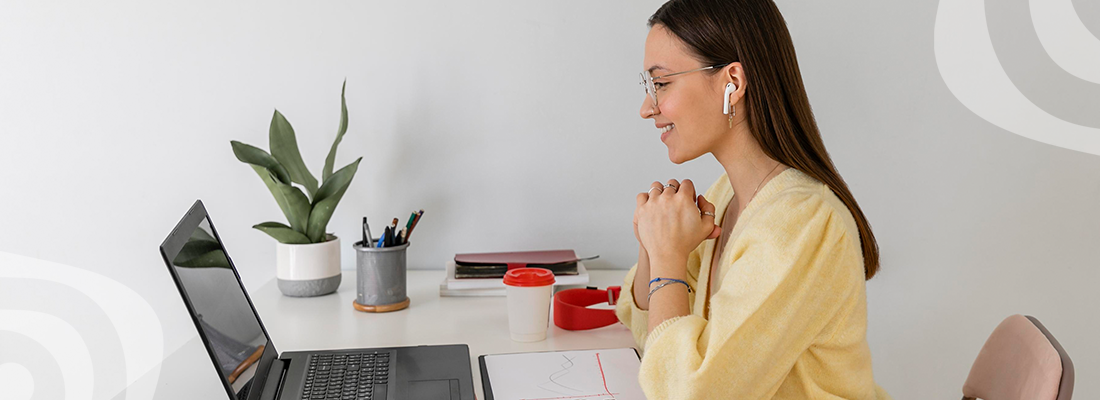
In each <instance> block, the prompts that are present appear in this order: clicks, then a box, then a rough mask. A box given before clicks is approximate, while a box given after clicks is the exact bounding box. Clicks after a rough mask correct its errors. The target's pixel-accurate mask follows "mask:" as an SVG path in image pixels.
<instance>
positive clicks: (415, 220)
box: [405, 210, 424, 240]
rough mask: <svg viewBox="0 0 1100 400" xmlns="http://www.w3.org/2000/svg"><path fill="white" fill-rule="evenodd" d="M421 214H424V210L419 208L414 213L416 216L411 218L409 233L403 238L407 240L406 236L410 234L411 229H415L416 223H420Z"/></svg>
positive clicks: (411, 232)
mask: <svg viewBox="0 0 1100 400" xmlns="http://www.w3.org/2000/svg"><path fill="white" fill-rule="evenodd" d="M423 216H424V210H420V211H419V212H417V213H416V218H413V222H412V226H410V227H409V233H408V235H407V236H406V237H405V240H408V237H409V236H412V234H413V229H416V225H417V224H419V223H420V217H423Z"/></svg>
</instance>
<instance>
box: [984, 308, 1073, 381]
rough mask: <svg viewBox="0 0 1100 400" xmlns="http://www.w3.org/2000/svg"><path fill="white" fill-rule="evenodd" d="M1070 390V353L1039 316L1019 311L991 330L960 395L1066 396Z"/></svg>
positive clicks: (1071, 372) (1071, 373) (1071, 378)
mask: <svg viewBox="0 0 1100 400" xmlns="http://www.w3.org/2000/svg"><path fill="white" fill-rule="evenodd" d="M1072 395H1073V362H1072V361H1070V359H1069V355H1068V354H1066V351H1065V350H1064V349H1062V345H1061V344H1059V343H1058V340H1056V339H1054V336H1051V334H1050V331H1048V330H1047V329H1046V327H1044V326H1043V324H1041V323H1039V320H1037V319H1035V318H1034V317H1031V316H1026V317H1025V316H1023V315H1019V314H1017V315H1013V316H1010V317H1008V318H1005V320H1004V321H1001V324H1000V325H998V326H997V329H994V330H993V333H992V334H990V335H989V339H988V340H986V342H985V345H984V346H982V350H981V352H979V353H978V358H977V359H976V360H974V366H973V367H971V368H970V375H969V376H967V378H966V383H965V384H963V399H964V400H965V399H974V398H979V399H983V400H1070V397H1071V396H1072Z"/></svg>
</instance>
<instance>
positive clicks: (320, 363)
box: [302, 351, 390, 400]
mask: <svg viewBox="0 0 1100 400" xmlns="http://www.w3.org/2000/svg"><path fill="white" fill-rule="evenodd" d="M389 377H390V353H388V352H377V351H369V352H361V353H325V354H311V355H310V356H309V372H308V373H307V374H306V383H305V386H304V387H303V388H302V400H322V399H324V400H329V399H338V400H353V399H354V400H367V399H377V400H385V399H386V390H387V387H388V383H389Z"/></svg>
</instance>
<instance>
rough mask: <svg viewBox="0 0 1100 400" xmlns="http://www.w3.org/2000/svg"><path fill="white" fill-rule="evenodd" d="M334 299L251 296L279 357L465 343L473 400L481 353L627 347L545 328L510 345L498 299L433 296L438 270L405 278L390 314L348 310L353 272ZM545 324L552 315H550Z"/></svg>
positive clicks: (617, 340) (616, 338) (624, 340)
mask: <svg viewBox="0 0 1100 400" xmlns="http://www.w3.org/2000/svg"><path fill="white" fill-rule="evenodd" d="M343 273H344V276H343V280H342V281H341V282H340V289H339V290H337V291H336V293H333V294H330V295H327V296H320V297H311V298H293V297H287V296H283V295H282V293H281V292H279V288H278V287H277V286H276V283H275V281H272V282H270V283H268V284H266V285H264V286H263V287H261V288H260V290H257V291H255V292H254V293H251V294H250V295H251V297H252V302H253V303H254V304H255V306H256V309H257V311H259V313H260V316H261V317H262V318H263V321H264V326H265V327H266V328H267V331H268V333H269V334H270V335H271V340H272V341H273V342H274V343H275V347H276V348H277V349H278V350H279V351H280V352H285V351H296V350H323V349H341V348H359V347H391V346H412V345H421V344H467V345H469V346H470V368H471V369H472V370H473V378H474V393H475V394H476V395H477V397H478V398H479V399H484V398H485V395H484V394H483V393H482V391H481V372H480V369H479V368H478V362H477V357H478V356H479V355H482V354H498V353H518V352H531V351H546V350H580V349H598V348H616V347H634V338H633V336H631V334H630V330H629V329H627V327H625V326H623V325H622V324H614V325H610V326H606V327H603V328H599V329H592V330H587V331H567V330H564V329H561V328H558V327H557V326H555V325H554V323H553V321H552V320H551V322H550V330H549V331H548V332H547V334H546V340H544V341H541V342H535V343H518V342H513V341H512V339H511V338H510V337H509V335H508V314H507V310H506V303H505V298H504V297H442V298H441V297H439V283H440V281H442V280H443V274H444V271H442V270H439V271H409V274H408V296H409V299H411V304H410V305H409V308H406V309H404V310H401V311H394V312H390V313H382V314H371V313H363V312H359V311H355V309H353V308H352V304H351V303H352V301H353V300H355V296H356V293H355V271H343ZM589 274H590V276H591V277H590V282H589V285H591V286H597V287H600V288H605V287H607V286H612V285H613V286H617V285H621V284H622V280H623V278H624V277H625V276H626V271H618V270H611V271H607V270H597V271H592V270H589ZM550 315H551V319H553V311H551V314H550Z"/></svg>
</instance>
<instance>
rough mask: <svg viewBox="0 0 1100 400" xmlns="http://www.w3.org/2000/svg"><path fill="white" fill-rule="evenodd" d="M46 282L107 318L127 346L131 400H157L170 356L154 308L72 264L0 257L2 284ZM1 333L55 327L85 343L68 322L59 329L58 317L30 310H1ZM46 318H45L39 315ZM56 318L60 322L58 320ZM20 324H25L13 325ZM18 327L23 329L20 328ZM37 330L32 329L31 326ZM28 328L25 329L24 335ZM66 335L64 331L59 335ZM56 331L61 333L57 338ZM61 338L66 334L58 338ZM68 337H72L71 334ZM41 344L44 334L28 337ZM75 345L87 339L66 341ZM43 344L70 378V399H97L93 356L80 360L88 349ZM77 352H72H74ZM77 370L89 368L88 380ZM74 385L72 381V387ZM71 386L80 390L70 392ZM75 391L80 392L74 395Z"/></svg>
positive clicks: (0, 254) (67, 379)
mask: <svg viewBox="0 0 1100 400" xmlns="http://www.w3.org/2000/svg"><path fill="white" fill-rule="evenodd" d="M7 278H12V279H41V280H45V281H50V282H55V283H58V284H62V285H66V286H69V287H72V288H73V289H75V290H77V291H79V292H81V293H83V294H84V295H85V296H88V298H90V299H91V300H92V301H94V302H95V303H96V305H97V306H99V307H100V308H101V309H102V310H103V312H104V313H105V314H106V315H107V318H108V319H109V320H110V321H111V324H112V325H114V329H115V331H116V332H118V339H119V341H120V342H121V343H122V352H123V359H124V360H125V362H126V365H125V370H126V385H127V387H126V397H125V398H126V399H127V400H129V399H141V400H146V399H152V398H153V394H154V392H155V391H156V384H157V380H158V379H157V378H158V377H159V375H160V363H161V361H162V360H163V357H164V332H163V330H162V328H161V324H160V318H158V317H157V314H156V312H154V311H153V307H152V306H150V305H149V303H148V302H146V301H145V299H144V298H142V297H141V296H140V295H138V294H137V292H134V291H133V290H131V289H130V288H128V287H126V286H125V285H123V284H121V283H119V282H118V281H115V280H113V279H110V278H107V277H105V276H102V275H99V274H96V273H93V272H90V271H87V270H83V269H80V268H76V267H70V266H68V265H63V264H58V263H54V262H49V261H44V260H38V259H34V258H30V257H24V256H20V255H16V254H11V253H5V252H0V280H2V279H7ZM0 313H2V314H0V323H2V325H0V331H15V332H20V333H24V334H25V332H24V330H26V329H37V328H34V327H33V325H34V324H39V325H42V326H49V327H51V329H60V330H64V329H65V328H63V327H61V326H62V325H63V326H65V327H68V329H69V331H71V332H70V333H73V335H75V336H76V338H78V339H79V338H80V336H79V334H78V333H76V331H75V330H74V329H73V328H72V326H71V325H69V324H67V323H64V322H63V321H61V322H60V324H58V321H60V320H59V319H57V318H56V317H53V316H50V315H47V314H44V313H41V312H31V311H25V310H2V309H0ZM35 314H41V315H35ZM50 318H53V319H57V321H54V320H51V319H50ZM13 322H20V324H13ZM15 325H17V326H15ZM25 325H27V326H31V327H30V328H28V327H27V326H25ZM21 329H22V330H21ZM56 332H60V331H56ZM56 332H55V333H56ZM58 334H60V333H58ZM65 335H66V336H72V335H68V334H65ZM27 336H28V337H31V338H33V339H36V340H43V339H44V337H43V336H42V335H40V334H34V335H31V334H27ZM66 340H67V341H68V342H69V343H81V344H83V343H84V341H83V339H80V340H76V341H74V340H72V338H71V337H69V338H68V339H66ZM43 345H44V346H45V347H46V348H47V349H49V351H50V352H51V354H53V355H54V357H55V358H56V361H57V363H58V364H59V365H61V366H62V368H63V371H64V372H66V374H65V385H66V386H65V396H66V397H67V398H70V399H78V398H90V397H91V393H92V391H91V383H90V382H91V379H92V378H91V377H92V376H93V375H92V370H91V368H92V366H91V360H90V356H87V357H88V363H87V365H86V366H85V364H84V363H83V362H82V361H80V360H79V358H81V357H85V356H86V355H87V354H88V352H87V348H85V349H84V351H83V353H79V352H77V353H73V352H69V351H68V350H66V351H57V350H60V349H68V347H67V346H69V345H63V344H58V343H55V342H54V341H52V340H50V341H49V342H43ZM70 350H71V349H70ZM65 365H70V366H73V365H75V367H71V368H72V369H71V370H66V369H65ZM76 369H85V370H86V371H87V374H86V376H82V375H69V374H68V372H70V371H72V370H76ZM146 374H151V375H152V376H153V379H142V380H139V378H141V377H142V376H144V375H146ZM85 378H86V379H88V382H89V383H88V386H87V388H84V386H83V383H82V382H83V381H84V379H85ZM70 380H72V382H70ZM69 385H77V386H75V387H74V388H73V389H72V390H70V387H69ZM74 390H75V391H74Z"/></svg>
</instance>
